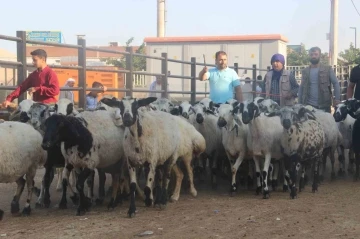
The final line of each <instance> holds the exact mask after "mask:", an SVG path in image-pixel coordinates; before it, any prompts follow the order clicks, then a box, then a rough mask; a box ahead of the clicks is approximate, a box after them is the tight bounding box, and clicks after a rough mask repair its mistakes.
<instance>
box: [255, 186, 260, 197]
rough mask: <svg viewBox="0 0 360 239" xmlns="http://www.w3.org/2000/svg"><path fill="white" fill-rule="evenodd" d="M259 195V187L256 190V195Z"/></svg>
mask: <svg viewBox="0 0 360 239" xmlns="http://www.w3.org/2000/svg"><path fill="white" fill-rule="evenodd" d="M260 193H261V187H257V188H256V195H259V194H260Z"/></svg>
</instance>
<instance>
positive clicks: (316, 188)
mask: <svg viewBox="0 0 360 239" xmlns="http://www.w3.org/2000/svg"><path fill="white" fill-rule="evenodd" d="M317 191H318V185H316V184H313V186H312V192H313V193H315V192H317Z"/></svg>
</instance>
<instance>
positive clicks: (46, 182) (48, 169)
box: [36, 164, 54, 208]
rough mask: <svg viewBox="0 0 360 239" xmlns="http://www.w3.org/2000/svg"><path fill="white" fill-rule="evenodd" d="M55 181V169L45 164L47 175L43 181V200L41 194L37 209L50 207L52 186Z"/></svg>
mask: <svg viewBox="0 0 360 239" xmlns="http://www.w3.org/2000/svg"><path fill="white" fill-rule="evenodd" d="M53 179H54V167H53V165H52V164H45V174H44V177H43V180H42V186H43V190H44V193H43V198H42V195H41V193H40V196H39V198H38V200H37V204H36V206H37V207H42V205H44V207H45V208H49V207H50V203H51V200H50V185H51V183H52V181H53Z"/></svg>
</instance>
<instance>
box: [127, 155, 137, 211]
mask: <svg viewBox="0 0 360 239" xmlns="http://www.w3.org/2000/svg"><path fill="white" fill-rule="evenodd" d="M127 165H128V168H129V176H130V206H129V211H128V216H129V217H134V216H135V213H136V205H135V191H136V185H137V180H136V170H135V168H134V167H131V166H130V164H129V162H128V163H127Z"/></svg>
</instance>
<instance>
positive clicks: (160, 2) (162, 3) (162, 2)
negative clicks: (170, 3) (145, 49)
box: [157, 0, 165, 37]
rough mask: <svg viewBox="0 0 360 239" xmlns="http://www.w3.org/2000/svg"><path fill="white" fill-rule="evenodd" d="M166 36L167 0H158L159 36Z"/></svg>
mask: <svg viewBox="0 0 360 239" xmlns="http://www.w3.org/2000/svg"><path fill="white" fill-rule="evenodd" d="M164 36H165V0H157V37H164Z"/></svg>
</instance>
